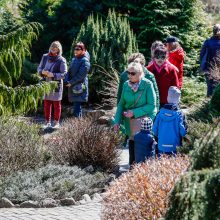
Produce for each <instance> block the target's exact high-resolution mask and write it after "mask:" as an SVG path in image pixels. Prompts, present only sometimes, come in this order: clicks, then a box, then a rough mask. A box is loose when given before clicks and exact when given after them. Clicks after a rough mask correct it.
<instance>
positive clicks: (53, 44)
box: [49, 41, 63, 55]
mask: <svg viewBox="0 0 220 220" xmlns="http://www.w3.org/2000/svg"><path fill="white" fill-rule="evenodd" d="M54 47H55V48H58V49H59V53H58V54H59V55H62V53H63V49H62V45H61V43H60V42H59V41H54V42H52V43H51V45H50V48H49V52H50V51H51V49H52V48H54Z"/></svg>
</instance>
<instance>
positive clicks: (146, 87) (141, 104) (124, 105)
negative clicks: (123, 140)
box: [114, 78, 157, 136]
mask: <svg viewBox="0 0 220 220" xmlns="http://www.w3.org/2000/svg"><path fill="white" fill-rule="evenodd" d="M141 93H142V94H141ZM140 94H141V96H140ZM139 96H140V98H139V99H138V97H139ZM137 99H138V102H137V103H136V105H135V102H136V100H137ZM134 105H135V106H134ZM128 110H132V111H133V113H134V118H139V117H142V116H148V117H150V118H151V119H152V120H154V117H155V116H156V113H157V108H156V95H155V92H154V89H153V85H152V83H151V82H150V81H149V80H147V79H145V78H143V79H142V80H141V84H140V86H139V88H138V90H137V91H136V92H134V91H133V90H132V89H131V88H130V86H129V85H128V81H126V82H125V83H124V85H123V88H122V94H121V99H120V102H119V103H118V106H117V111H116V114H115V120H114V123H115V124H121V123H122V121H123V123H124V126H125V133H126V134H127V135H128V136H130V135H131V131H130V118H126V117H124V116H123V112H124V111H128ZM122 119H123V120H122Z"/></svg>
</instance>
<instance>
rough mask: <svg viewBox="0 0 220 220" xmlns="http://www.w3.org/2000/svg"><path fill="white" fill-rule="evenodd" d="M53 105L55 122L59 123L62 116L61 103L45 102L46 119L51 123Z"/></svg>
mask: <svg viewBox="0 0 220 220" xmlns="http://www.w3.org/2000/svg"><path fill="white" fill-rule="evenodd" d="M52 105H53V107H54V120H55V121H59V120H60V115H61V101H50V100H44V117H45V119H46V121H51V112H52Z"/></svg>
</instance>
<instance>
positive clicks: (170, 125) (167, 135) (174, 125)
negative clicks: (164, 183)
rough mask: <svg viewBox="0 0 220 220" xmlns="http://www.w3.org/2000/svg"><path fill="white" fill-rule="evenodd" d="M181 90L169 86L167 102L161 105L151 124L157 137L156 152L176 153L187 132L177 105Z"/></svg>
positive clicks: (183, 117)
mask: <svg viewBox="0 0 220 220" xmlns="http://www.w3.org/2000/svg"><path fill="white" fill-rule="evenodd" d="M180 96H181V91H180V90H179V89H178V88H177V87H175V86H170V87H169V90H168V97H167V102H168V104H165V105H163V107H162V108H161V109H160V111H159V113H158V114H157V116H156V119H155V121H154V124H153V133H154V135H155V136H156V137H157V138H158V153H159V155H160V154H176V152H177V147H178V146H181V145H182V137H184V136H185V135H186V133H187V125H186V121H185V116H184V114H183V112H182V111H181V109H180V107H179V102H180Z"/></svg>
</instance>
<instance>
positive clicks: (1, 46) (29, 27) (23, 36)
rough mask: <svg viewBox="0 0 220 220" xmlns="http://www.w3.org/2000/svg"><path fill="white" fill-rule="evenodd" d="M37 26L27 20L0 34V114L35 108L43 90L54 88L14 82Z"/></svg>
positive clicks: (47, 90)
mask: <svg viewBox="0 0 220 220" xmlns="http://www.w3.org/2000/svg"><path fill="white" fill-rule="evenodd" d="M40 28H41V26H40V25H39V24H37V23H30V24H26V25H24V26H22V27H20V28H19V29H17V30H16V31H13V32H10V33H9V34H7V35H0V73H1V74H0V114H6V113H15V112H16V113H20V112H27V111H29V110H31V109H36V107H37V104H38V101H39V100H40V99H41V98H42V96H43V94H44V92H46V93H48V92H50V91H51V90H52V89H54V88H55V87H56V85H55V84H48V83H41V84H36V85H29V86H24V87H22V86H21V85H18V80H19V78H20V76H21V73H22V64H23V61H24V59H25V57H26V56H27V55H30V46H31V43H32V41H33V40H34V39H36V37H37V36H38V33H39V29H40Z"/></svg>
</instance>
